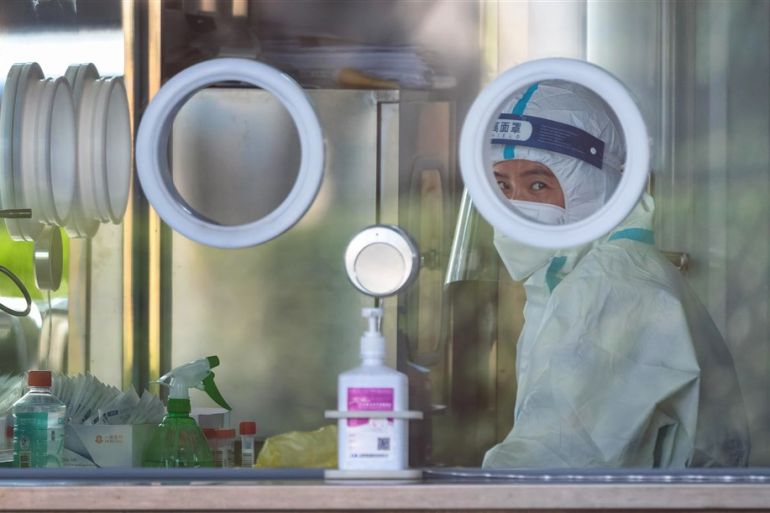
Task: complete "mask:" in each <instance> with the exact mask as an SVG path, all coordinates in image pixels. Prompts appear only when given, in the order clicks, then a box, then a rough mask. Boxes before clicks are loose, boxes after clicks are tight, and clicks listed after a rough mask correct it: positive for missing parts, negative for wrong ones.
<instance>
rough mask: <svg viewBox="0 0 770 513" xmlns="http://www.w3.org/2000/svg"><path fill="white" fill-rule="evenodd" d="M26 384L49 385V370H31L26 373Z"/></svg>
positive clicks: (35, 385)
mask: <svg viewBox="0 0 770 513" xmlns="http://www.w3.org/2000/svg"><path fill="white" fill-rule="evenodd" d="M27 384H28V385H29V386H31V387H50V386H51V371H47V370H31V371H29V373H27Z"/></svg>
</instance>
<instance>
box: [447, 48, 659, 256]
mask: <svg viewBox="0 0 770 513" xmlns="http://www.w3.org/2000/svg"><path fill="white" fill-rule="evenodd" d="M542 80H565V81H570V82H574V83H577V84H579V85H582V86H584V87H587V88H588V89H590V90H592V91H593V92H594V93H596V94H597V95H599V96H600V97H601V98H602V99H603V100H604V101H605V102H606V103H607V105H609V107H610V108H612V109H613V110H614V112H615V115H616V117H617V118H618V120H619V121H620V125H621V130H622V132H623V137H624V140H625V143H626V162H625V167H624V170H623V176H622V178H621V180H620V182H619V183H618V186H617V188H616V190H615V192H614V193H613V195H612V197H611V198H610V199H609V200H608V201H607V203H606V204H605V205H603V206H602V207H601V208H600V209H599V210H597V211H596V212H594V213H593V214H591V215H590V216H588V217H587V218H585V219H582V220H580V221H577V222H575V223H571V224H566V225H544V224H541V223H537V222H534V221H531V220H529V219H526V218H524V217H522V216H520V215H517V214H516V213H515V212H514V211H512V210H511V209H510V208H509V206H508V204H507V202H505V201H504V200H503V197H502V195H501V194H500V192H499V187H498V186H497V183H496V181H495V179H494V176H493V174H492V173H491V172H490V170H489V169H488V168H487V167H488V162H489V160H488V158H487V157H488V155H489V152H490V150H491V148H490V141H489V139H490V136H489V134H490V130H491V127H492V124H493V123H494V122H495V120H496V119H497V117H498V115H499V114H500V109H501V108H502V105H503V104H504V102H505V101H506V100H508V99H509V98H510V97H511V95H512V94H514V93H515V92H516V91H519V90H522V89H523V88H526V87H527V86H529V85H531V84H534V83H536V82H540V81H542ZM459 156H460V171H461V173H462V177H463V181H464V182H465V186H466V188H467V189H468V194H469V195H470V197H471V199H472V200H473V205H474V206H475V207H476V208H477V209H478V211H479V212H480V213H481V215H482V216H483V217H484V218H485V219H486V220H487V221H488V222H489V223H490V224H491V225H492V226H493V227H495V228H496V229H498V230H500V231H501V232H502V233H504V234H505V235H507V236H508V237H510V238H512V239H514V240H517V241H519V242H522V243H524V244H528V245H530V246H536V247H542V248H557V249H558V248H568V247H573V246H579V245H581V244H586V243H588V242H591V241H594V240H596V239H598V238H600V237H602V236H604V235H606V234H607V233H609V232H610V231H611V230H612V229H613V228H615V227H616V226H617V225H618V224H619V223H620V222H621V221H623V219H625V217H626V216H627V215H628V214H629V213H630V212H631V210H632V209H633V208H634V207H635V206H636V203H637V202H638V201H639V197H640V196H641V194H642V191H643V190H644V187H645V185H646V183H647V174H648V171H649V161H650V148H649V139H648V135H647V127H646V125H645V123H644V119H643V118H642V115H641V113H640V112H639V108H638V107H637V106H636V103H635V102H634V100H633V99H632V97H631V95H630V94H629V92H628V90H627V89H626V87H625V86H624V85H623V84H622V83H621V82H620V81H619V80H618V79H616V78H615V77H614V76H612V75H611V74H610V73H609V72H607V71H606V70H604V69H602V68H600V67H598V66H596V65H594V64H591V63H588V62H585V61H578V60H573V59H563V58H551V59H540V60H535V61H529V62H525V63H523V64H520V65H518V66H516V67H514V68H512V69H510V70H508V71H506V72H505V73H503V74H502V75H500V76H499V77H498V78H496V79H495V80H494V81H492V82H491V83H490V84H489V85H488V86H487V87H485V88H484V90H483V91H482V92H481V94H479V96H478V97H477V98H476V100H475V101H474V102H473V105H472V106H471V108H470V110H469V112H468V115H467V117H466V119H465V122H464V124H463V128H462V132H461V135H460V150H459Z"/></svg>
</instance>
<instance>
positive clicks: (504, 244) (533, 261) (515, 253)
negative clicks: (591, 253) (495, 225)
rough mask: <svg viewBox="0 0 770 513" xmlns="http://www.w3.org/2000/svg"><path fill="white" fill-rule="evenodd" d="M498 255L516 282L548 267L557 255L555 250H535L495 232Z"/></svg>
mask: <svg viewBox="0 0 770 513" xmlns="http://www.w3.org/2000/svg"><path fill="white" fill-rule="evenodd" d="M557 208H558V207H557ZM494 244H495V248H497V253H498V254H499V255H500V258H501V259H502V261H503V264H505V268H506V269H508V274H510V275H511V278H513V280H514V281H522V280H524V279H526V278H528V277H530V276H531V275H532V274H534V272H535V271H537V270H538V269H540V268H541V267H543V266H544V265H546V264H547V263H548V262H549V261H550V260H551V258H553V256H554V255H555V254H556V250H555V249H545V248H535V247H532V246H527V245H525V244H522V243H521V242H517V241H515V240H513V239H510V238H508V237H506V236H505V235H503V234H502V233H499V232H498V231H497V230H495V238H494Z"/></svg>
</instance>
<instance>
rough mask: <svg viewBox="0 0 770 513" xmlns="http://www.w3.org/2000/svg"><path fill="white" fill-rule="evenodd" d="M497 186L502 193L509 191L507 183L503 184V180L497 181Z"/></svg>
mask: <svg viewBox="0 0 770 513" xmlns="http://www.w3.org/2000/svg"><path fill="white" fill-rule="evenodd" d="M497 186H498V187H500V190H501V191H503V192H506V191H509V190H510V189H511V187H510V186H509V185H508V183H507V182H504V181H503V180H498V181H497Z"/></svg>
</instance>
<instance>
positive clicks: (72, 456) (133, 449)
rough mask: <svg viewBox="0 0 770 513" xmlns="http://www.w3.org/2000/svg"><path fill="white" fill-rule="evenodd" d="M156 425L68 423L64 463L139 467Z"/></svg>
mask: <svg viewBox="0 0 770 513" xmlns="http://www.w3.org/2000/svg"><path fill="white" fill-rule="evenodd" d="M156 427H157V424H135V425H109V424H95V425H90V426H89V425H83V424H71V425H68V426H67V431H66V437H65V438H64V465H65V466H72V467H141V466H142V454H143V453H144V449H145V448H146V447H147V444H149V443H150V438H151V437H152V432H153V430H154V429H155V428H156Z"/></svg>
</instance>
